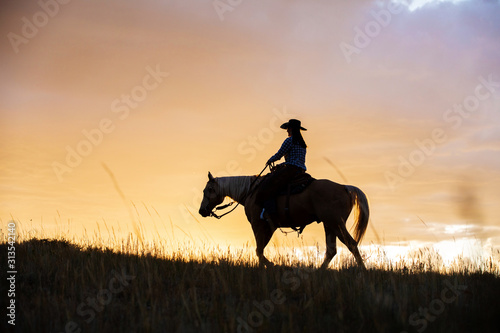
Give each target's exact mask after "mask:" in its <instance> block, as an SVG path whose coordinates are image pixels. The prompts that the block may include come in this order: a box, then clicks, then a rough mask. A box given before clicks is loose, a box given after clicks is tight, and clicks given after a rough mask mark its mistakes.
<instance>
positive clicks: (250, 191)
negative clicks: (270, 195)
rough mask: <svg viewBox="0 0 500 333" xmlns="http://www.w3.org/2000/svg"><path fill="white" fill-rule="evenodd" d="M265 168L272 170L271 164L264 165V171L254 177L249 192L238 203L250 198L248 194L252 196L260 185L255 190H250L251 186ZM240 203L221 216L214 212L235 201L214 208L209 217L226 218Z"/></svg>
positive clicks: (229, 205)
mask: <svg viewBox="0 0 500 333" xmlns="http://www.w3.org/2000/svg"><path fill="white" fill-rule="evenodd" d="M267 167H271V170H272V166H271V164H266V166H265V167H264V169H262V171H261V172H260V173H259V174H258V175H257V177H255V179H254V180H253V181H252V183H251V184H250V190H249V191H248V193H247V194H246V195H245V196H244V197H243V199H242V200H240V202H244V201H245V200H246V199H247V198H248V197H249V196H250V194H252V193H253V192H254V191H255V190H256V189H257V188H258V187H259V185H260V183H259V184H257V186H255V188H252V187H253V185H254V184H255V182H256V181H257V180H258V179H259V177H260V175H262V173H263V172H264V171H265V170H266V169H267ZM240 202H238V203H237V204H236V206H234V207H233V209H231V210H230V211H227V212H225V213H224V214H222V215H217V214H215V211H217V210H222V209H226V208H227V207H231V206H232V205H233V204H234V203H235V201H232V202H230V203H228V204H226V205H222V206H218V207H214V208H213V209H212V211H211V212H210V216H213V217H215V218H217V219H221V218H222V217H223V216H226V215H227V214H229V213H231V212H232V211H234V210H235V209H236V208H237V207H238V206H239V205H240Z"/></svg>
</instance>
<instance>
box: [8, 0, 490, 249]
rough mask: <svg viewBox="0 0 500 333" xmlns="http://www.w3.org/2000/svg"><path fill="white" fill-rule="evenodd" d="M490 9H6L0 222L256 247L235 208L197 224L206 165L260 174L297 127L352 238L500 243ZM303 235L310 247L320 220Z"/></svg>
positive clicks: (116, 4) (442, 5)
mask: <svg viewBox="0 0 500 333" xmlns="http://www.w3.org/2000/svg"><path fill="white" fill-rule="evenodd" d="M499 16H500V2H499V1H493V0H489V1H488V0H482V1H481V0H474V1H472V0H462V1H451V0H450V1H437V0H421V1H417V0H415V1H409V0H397V1H394V2H389V1H383V0H376V1H371V0H370V1H369V0H359V1H326V0H317V1H285V0H277V1H272V2H264V1H258V2H255V1H244V0H242V1H222V0H220V1H199V0H198V1H157V0H145V1H136V0H127V1H118V0H105V1H82V0H72V1H69V0H64V1H63V0H59V1H57V0H41V1H39V2H36V1H26V0H23V1H10V2H9V3H8V4H3V5H2V10H1V12H0V31H1V35H2V36H3V37H2V39H1V42H0V72H1V73H2V74H1V79H0V120H1V122H0V126H1V128H0V170H1V171H0V222H1V224H2V228H5V225H6V224H7V223H8V221H10V220H15V221H17V222H18V225H19V226H20V228H21V230H23V231H24V232H25V233H31V232H33V233H36V232H40V231H41V230H42V231H43V232H44V233H46V234H51V233H57V232H63V233H66V234H68V235H82V234H83V233H84V232H86V233H87V234H90V235H92V234H95V233H102V232H104V231H103V230H104V229H112V230H113V232H115V231H116V233H117V234H120V235H121V234H127V233H129V232H133V230H135V229H134V225H139V228H141V230H142V232H143V233H144V234H145V235H146V236H147V235H157V236H159V237H162V235H165V237H167V234H168V235H169V237H172V236H174V237H177V238H179V239H181V238H187V239H190V240H191V241H193V242H199V243H205V244H209V245H215V244H222V245H232V246H241V245H242V244H246V243H249V244H254V240H253V234H252V231H251V228H250V224H249V223H248V222H247V221H246V218H245V216H244V212H243V209H242V208H238V209H237V210H236V211H235V212H234V213H232V214H230V215H228V216H226V217H224V218H223V219H221V220H215V219H214V218H206V219H203V218H202V217H201V216H199V215H198V214H197V211H198V209H199V206H200V202H201V195H202V193H201V192H202V190H203V188H204V186H205V184H206V181H207V180H208V178H207V172H208V171H211V172H212V173H213V174H214V175H215V176H219V177H220V176H233V175H253V174H257V173H259V172H260V170H262V168H263V167H264V165H265V162H266V161H267V160H268V158H269V157H270V156H271V155H272V154H274V153H275V152H276V151H277V150H278V148H279V147H280V145H281V143H282V141H283V140H284V139H285V138H286V132H285V131H283V130H281V129H279V125H281V123H283V122H286V121H288V119H290V118H298V119H300V120H301V121H302V125H303V126H304V127H306V128H307V129H308V131H307V132H304V138H305V140H306V142H307V144H308V153H307V161H306V164H307V167H308V172H309V173H310V174H311V175H312V176H313V177H315V178H327V179H331V180H333V181H336V182H339V183H348V184H352V185H355V186H357V187H359V188H361V189H362V190H363V191H364V192H365V193H366V194H367V196H368V198H369V200H370V206H371V220H370V225H369V229H368V232H367V234H366V237H365V239H364V241H363V243H364V244H386V245H391V244H410V243H415V242H416V243H430V244H450V247H451V248H455V250H456V251H457V253H460V251H463V250H464V245H462V244H469V245H466V246H473V245H474V244H475V245H474V246H476V245H477V244H479V245H480V246H481V247H489V248H497V249H498V248H499V247H500V224H499V218H498V216H499V215H500V206H499V205H498V203H499V201H500V191H499V190H498V189H499V188H500V21H499V20H498V17H499ZM303 235H304V241H305V242H307V243H308V244H314V243H315V242H318V243H319V244H321V245H323V240H324V234H323V230H322V227H321V225H318V224H314V225H311V226H309V227H307V228H306V229H305V231H304V234H303ZM280 237H281V238H283V237H284V236H282V235H279V234H278V235H276V236H275V238H274V239H275V240H276V239H278V240H279V239H280ZM288 237H290V236H288ZM470 244H473V245H470Z"/></svg>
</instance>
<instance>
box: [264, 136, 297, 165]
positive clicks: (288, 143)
mask: <svg viewBox="0 0 500 333" xmlns="http://www.w3.org/2000/svg"><path fill="white" fill-rule="evenodd" d="M291 148H292V138H291V137H289V138H286V139H285V141H283V144H282V145H281V148H280V149H279V150H278V152H277V153H276V154H274V155H273V156H271V158H270V159H269V160H268V161H267V164H271V163H273V162H276V161H277V160H279V159H281V158H282V157H283V156H285V155H286V153H288V152H289V151H290V149H291Z"/></svg>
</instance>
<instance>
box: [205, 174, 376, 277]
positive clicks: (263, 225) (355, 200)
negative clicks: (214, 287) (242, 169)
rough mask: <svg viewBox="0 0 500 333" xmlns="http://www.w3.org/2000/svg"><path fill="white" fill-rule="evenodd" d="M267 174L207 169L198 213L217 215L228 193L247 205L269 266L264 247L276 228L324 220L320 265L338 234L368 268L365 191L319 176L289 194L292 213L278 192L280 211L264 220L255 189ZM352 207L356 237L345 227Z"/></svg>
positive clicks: (262, 258) (332, 250)
mask: <svg viewBox="0 0 500 333" xmlns="http://www.w3.org/2000/svg"><path fill="white" fill-rule="evenodd" d="M263 178H264V177H260V176H234V177H218V178H215V177H213V176H212V174H211V173H210V172H209V173H208V182H207V184H206V186H205V189H204V190H203V200H202V202H201V205H200V210H199V214H200V215H201V216H202V217H207V216H211V215H212V216H217V215H215V213H214V212H213V210H214V209H215V208H216V206H218V205H220V204H221V203H222V202H223V201H224V199H225V197H230V198H232V199H233V200H234V201H236V202H238V204H241V205H243V206H244V207H245V214H246V216H247V219H248V221H249V222H250V224H251V226H252V230H253V233H254V236H255V240H256V243H257V249H256V253H257V257H258V258H259V264H260V265H264V266H266V267H270V266H273V265H274V264H273V263H272V262H271V261H269V260H268V259H267V258H266V257H265V256H264V248H265V247H266V245H267V244H268V243H269V241H270V240H271V237H272V236H273V233H274V232H275V231H276V229H277V228H282V227H290V228H295V229H297V228H304V227H305V226H306V225H308V224H310V223H313V222H317V223H321V222H322V223H323V227H324V230H325V236H326V252H325V258H324V261H323V264H322V265H321V268H327V267H328V265H329V263H330V261H331V260H332V259H333V257H334V256H335V255H336V254H337V238H338V239H339V240H340V241H341V242H342V243H344V244H345V245H346V246H347V248H348V249H349V251H350V252H351V253H352V254H353V255H354V257H355V259H356V262H357V264H358V266H360V267H361V268H363V269H364V268H365V265H364V263H363V259H362V258H361V255H360V253H359V250H358V244H359V243H360V242H361V240H362V238H363V236H364V234H365V232H366V228H367V226H368V219H369V216H370V210H369V205H368V199H367V197H366V195H365V194H364V193H363V191H361V190H360V189H359V188H357V187H355V186H352V185H342V184H337V183H335V182H333V181H330V180H327V179H316V180H314V181H313V182H312V183H311V184H310V185H309V186H307V187H306V188H305V189H304V190H303V191H302V192H301V193H299V194H294V195H291V196H290V197H289V199H288V200H289V214H286V213H285V211H284V207H285V201H286V200H287V199H286V196H285V195H282V196H278V197H277V198H276V205H277V208H278V213H276V214H273V216H272V218H271V219H270V220H266V221H265V220H262V219H261V217H260V215H261V210H262V208H261V207H259V206H258V205H256V204H255V194H256V193H257V192H256V191H255V189H256V188H258V184H259V183H260V182H261V181H262V179H263ZM353 207H355V208H356V210H357V216H356V217H355V222H354V238H353V237H352V236H351V235H350V234H349V232H348V231H347V229H346V221H347V218H348V217H349V215H350V214H351V211H352V209H353Z"/></svg>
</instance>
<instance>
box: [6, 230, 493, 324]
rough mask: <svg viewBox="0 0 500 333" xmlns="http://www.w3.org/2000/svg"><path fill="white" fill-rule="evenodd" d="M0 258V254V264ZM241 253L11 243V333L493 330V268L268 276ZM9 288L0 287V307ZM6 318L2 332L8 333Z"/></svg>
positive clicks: (415, 266) (290, 260) (299, 260)
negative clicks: (13, 315) (13, 318)
mask: <svg viewBox="0 0 500 333" xmlns="http://www.w3.org/2000/svg"><path fill="white" fill-rule="evenodd" d="M7 248H8V244H7V243H5V242H4V243H2V244H0V253H1V258H6V252H7ZM311 251H313V250H311ZM251 252H253V248H250V247H249V248H248V249H247V250H236V251H233V250H231V249H221V248H213V247H212V248H210V247H208V246H207V248H205V249H201V250H200V249H199V248H195V247H193V246H190V245H189V244H187V245H184V246H177V248H176V249H175V250H168V251H167V250H165V249H164V248H163V247H162V246H160V245H155V244H144V243H142V244H141V243H140V242H139V241H138V240H135V242H134V241H132V238H131V239H130V240H129V241H128V242H122V243H121V244H114V245H113V247H112V248H109V247H107V246H105V245H104V244H103V243H99V242H98V241H95V240H94V241H92V242H90V241H75V240H71V241H70V240H67V239H64V238H63V237H60V238H56V239H43V238H42V239H41V238H28V239H24V240H20V241H19V242H18V243H17V244H16V265H17V266H16V268H17V275H16V281H15V290H16V297H15V300H16V310H15V311H16V321H15V323H16V325H15V331H16V332H53V333H59V332H287V333H288V332H498V325H497V323H498V314H499V313H500V301H499V300H500V278H499V265H498V261H495V260H493V258H490V259H489V260H485V261H484V262H483V263H481V264H480V265H477V264H473V263H471V262H468V261H466V260H456V261H455V262H454V263H452V264H451V265H448V266H446V267H444V266H442V265H441V263H440V262H439V260H435V258H433V257H432V256H433V254H432V251H420V252H417V253H414V254H413V257H412V258H409V259H408V260H405V261H400V262H398V263H390V262H385V261H380V262H379V263H377V262H376V261H375V262H373V261H371V262H370V263H369V265H368V267H369V268H368V270H367V271H362V270H360V269H358V268H357V267H356V266H355V265H354V263H353V261H352V258H351V257H350V256H349V255H348V254H342V253H340V254H339V255H338V257H337V258H336V259H335V260H334V262H333V263H332V264H331V265H330V268H329V269H328V270H318V269H317V267H318V265H317V263H316V262H315V261H314V260H312V258H313V257H315V254H312V253H311V254H308V253H303V254H302V255H301V256H297V255H295V254H294V252H293V251H292V253H290V251H277V252H276V253H274V254H273V255H271V256H270V259H272V260H273V261H274V262H275V263H277V264H278V265H277V266H276V267H274V268H267V269H266V268H262V267H259V266H258V264H257V261H256V258H255V256H253V255H252V253H251ZM2 260H3V261H5V260H4V259H2ZM434 262H435V263H434ZM2 267H5V266H4V264H3V263H2ZM2 274H3V275H4V274H6V270H5V269H2ZM6 278H7V277H5V276H4V277H3V278H2V281H6ZM8 288H9V283H4V282H2V284H1V290H0V294H1V295H2V303H3V304H4V301H5V299H7V298H6V296H5V295H7V293H8ZM2 307H3V308H4V309H5V306H2ZM6 318H7V319H6ZM7 320H8V317H5V316H4V317H3V319H2V323H1V327H2V329H1V331H2V332H8V331H14V330H13V328H14V327H13V326H12V325H9V324H8V323H7Z"/></svg>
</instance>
